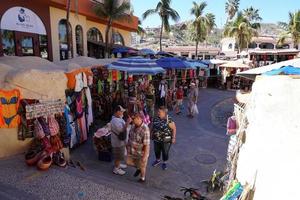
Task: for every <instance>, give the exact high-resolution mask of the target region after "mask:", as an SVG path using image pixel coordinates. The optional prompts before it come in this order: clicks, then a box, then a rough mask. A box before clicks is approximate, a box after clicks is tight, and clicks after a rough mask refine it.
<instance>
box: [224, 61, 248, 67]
mask: <svg viewBox="0 0 300 200" xmlns="http://www.w3.org/2000/svg"><path fill="white" fill-rule="evenodd" d="M220 67H225V68H250V66H249V65H246V64H244V63H242V62H239V61H227V62H226V63H224V64H222V65H220Z"/></svg>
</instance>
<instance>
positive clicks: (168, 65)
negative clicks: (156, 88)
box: [156, 58, 196, 69]
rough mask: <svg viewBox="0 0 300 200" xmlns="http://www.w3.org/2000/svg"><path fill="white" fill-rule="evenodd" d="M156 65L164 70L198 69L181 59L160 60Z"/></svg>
mask: <svg viewBox="0 0 300 200" xmlns="http://www.w3.org/2000/svg"><path fill="white" fill-rule="evenodd" d="M156 63H157V64H158V66H160V67H162V68H164V69H196V68H195V67H193V66H192V64H191V63H189V62H187V61H185V60H182V59H180V58H160V59H158V60H157V61H156Z"/></svg>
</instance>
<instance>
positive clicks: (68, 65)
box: [56, 56, 117, 71]
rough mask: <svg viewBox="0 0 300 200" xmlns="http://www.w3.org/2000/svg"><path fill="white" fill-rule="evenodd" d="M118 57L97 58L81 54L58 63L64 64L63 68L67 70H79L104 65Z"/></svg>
mask: <svg viewBox="0 0 300 200" xmlns="http://www.w3.org/2000/svg"><path fill="white" fill-rule="evenodd" d="M116 60H117V59H113V58H108V59H96V58H91V57H86V56H79V57H75V58H71V59H68V60H63V61H58V62H56V64H57V65H59V66H62V69H64V70H65V71H72V70H77V69H79V68H82V67H94V66H104V65H108V64H110V63H112V62H114V61H116Z"/></svg>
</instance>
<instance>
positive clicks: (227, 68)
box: [219, 61, 250, 90]
mask: <svg viewBox="0 0 300 200" xmlns="http://www.w3.org/2000/svg"><path fill="white" fill-rule="evenodd" d="M249 68H250V67H249V65H246V64H244V63H241V62H238V61H228V62H227V63H225V64H222V65H220V66H219V70H220V73H221V75H222V79H221V85H223V87H224V88H225V89H234V90H237V89H241V88H242V87H247V83H246V80H243V79H241V78H240V77H239V76H237V75H236V74H237V73H239V72H242V71H244V70H247V69H249Z"/></svg>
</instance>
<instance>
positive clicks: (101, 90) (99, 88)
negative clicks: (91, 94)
mask: <svg viewBox="0 0 300 200" xmlns="http://www.w3.org/2000/svg"><path fill="white" fill-rule="evenodd" d="M97 87H98V88H97V89H98V94H99V95H101V94H102V92H103V83H102V81H101V80H99V81H98V84H97Z"/></svg>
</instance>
